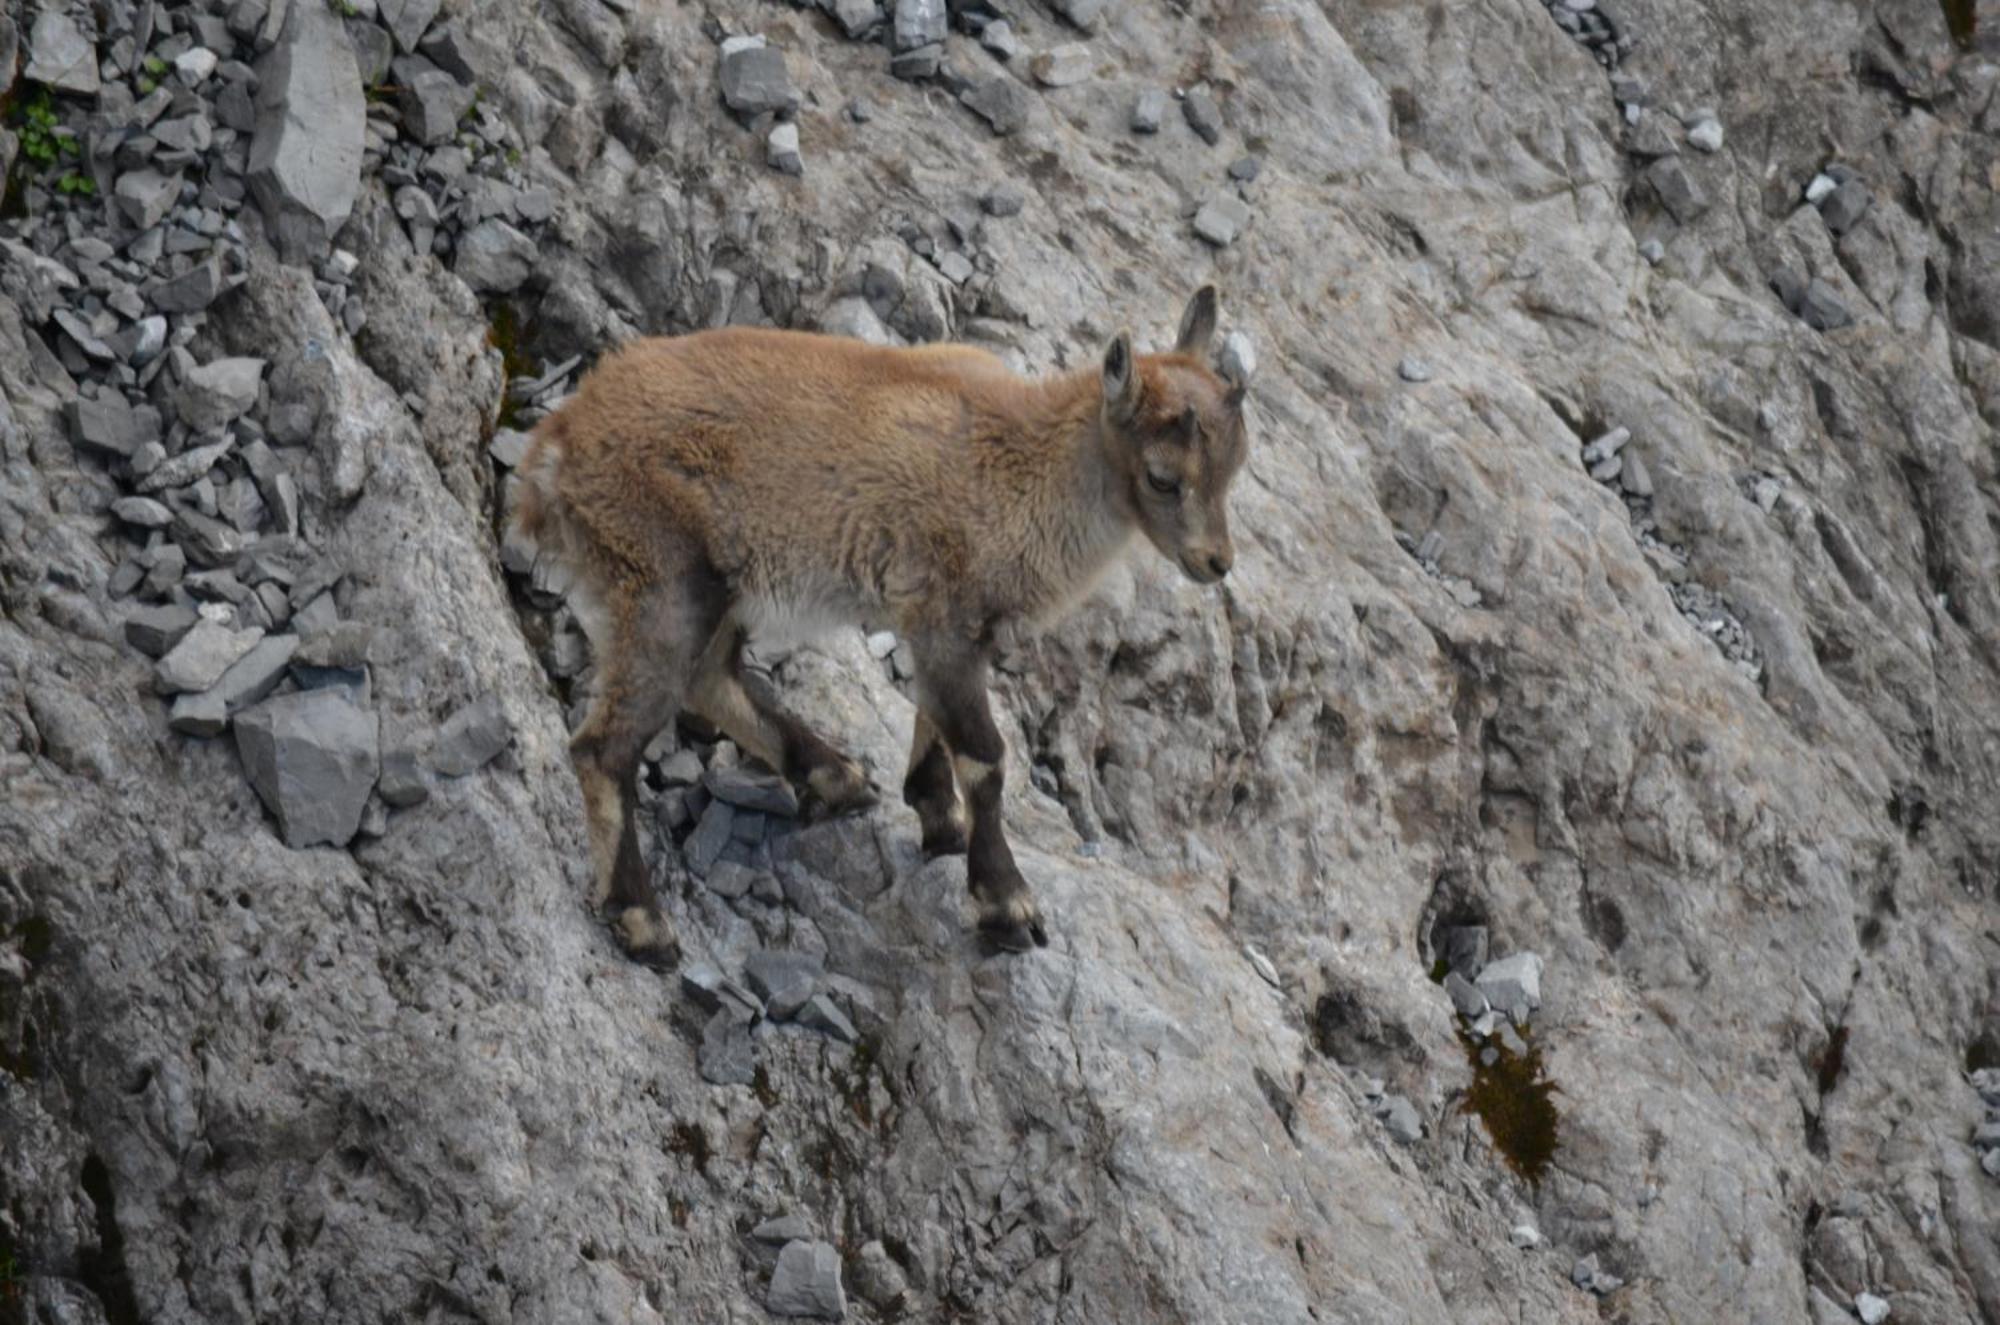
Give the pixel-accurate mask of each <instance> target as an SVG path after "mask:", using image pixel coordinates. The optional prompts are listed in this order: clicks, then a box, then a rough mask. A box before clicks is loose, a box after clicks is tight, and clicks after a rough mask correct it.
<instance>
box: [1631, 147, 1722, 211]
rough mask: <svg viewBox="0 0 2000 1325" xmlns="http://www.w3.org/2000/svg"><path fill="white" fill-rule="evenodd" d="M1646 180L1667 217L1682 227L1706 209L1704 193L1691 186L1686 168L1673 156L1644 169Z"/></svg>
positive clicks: (1691, 176)
mask: <svg viewBox="0 0 2000 1325" xmlns="http://www.w3.org/2000/svg"><path fill="white" fill-rule="evenodd" d="M1646 181H1647V183H1649V184H1651V185H1652V186H1653V193H1654V195H1655V196H1656V197H1658V198H1659V200H1660V205H1661V206H1662V207H1664V208H1666V209H1667V214H1668V215H1669V216H1671V217H1673V218H1674V219H1675V220H1676V221H1679V222H1680V223H1681V224H1682V225H1687V224H1688V223H1690V222H1692V221H1694V220H1696V219H1697V218H1698V217H1700V216H1701V214H1702V213H1703V212H1706V211H1707V210H1708V206H1709V203H1708V194H1707V193H1705V192H1704V191H1703V190H1702V187H1701V186H1700V185H1699V184H1697V183H1695V180H1694V176H1693V175H1690V174H1689V173H1688V168H1687V166H1686V165H1685V164H1684V163H1683V162H1682V161H1681V159H1680V158H1679V157H1677V156H1663V157H1661V158H1660V159H1659V160H1657V161H1655V162H1654V163H1653V164H1652V165H1650V166H1648V167H1646Z"/></svg>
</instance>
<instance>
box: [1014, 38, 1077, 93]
mask: <svg viewBox="0 0 2000 1325" xmlns="http://www.w3.org/2000/svg"><path fill="white" fill-rule="evenodd" d="M1092 65H1093V61H1092V58H1091V54H1090V47H1088V46H1086V45H1084V44H1083V43H1082V42H1080V41H1073V42H1069V43H1067V44H1065V45H1062V46H1057V47H1054V48H1053V49H1050V50H1046V51H1043V52H1042V53H1041V54H1040V55H1037V56H1036V57H1035V58H1034V59H1033V60H1032V61H1030V62H1029V65H1028V72H1030V73H1032V74H1033V75H1034V76H1035V81H1036V82H1037V83H1040V84H1041V85H1042V86H1043V87H1072V86H1074V85H1075V84H1077V83H1081V82H1082V81H1083V80H1084V79H1086V78H1088V77H1090V72H1091V68H1092Z"/></svg>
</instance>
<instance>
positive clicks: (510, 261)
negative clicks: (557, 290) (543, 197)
mask: <svg viewBox="0 0 2000 1325" xmlns="http://www.w3.org/2000/svg"><path fill="white" fill-rule="evenodd" d="M538 256H539V250H537V249H536V247H535V241H534V240H532V239H530V238H528V237H527V236H526V235H524V234H522V233H521V232H520V231H519V230H516V229H515V228H514V227H513V226H511V225H509V224H507V223H506V222H505V221H502V220H500V219H499V218H498V217H488V218H487V219H486V220H484V221H481V222H480V223H479V224H478V225H476V226H474V227H472V229H470V230H468V231H466V232H465V234H463V235H462V236H460V237H459V241H458V253H457V255H456V256H455V257H454V259H453V261H452V270H453V271H454V272H456V273H457V274H458V277H459V279H460V280H462V281H464V282H465V283H466V284H467V285H469V286H471V287H472V288H473V289H474V290H476V291H478V292H480V293H482V294H511V293H512V292H513V291H515V290H518V289H520V288H521V286H522V284H523V283H524V282H526V281H527V279H528V277H529V275H530V274H531V273H533V271H534V270H535V261H536V259H537V257H538Z"/></svg>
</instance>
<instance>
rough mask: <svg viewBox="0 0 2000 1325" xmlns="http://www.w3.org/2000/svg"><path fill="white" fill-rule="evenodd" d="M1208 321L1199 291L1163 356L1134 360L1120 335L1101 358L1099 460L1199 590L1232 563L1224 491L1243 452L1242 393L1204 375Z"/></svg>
mask: <svg viewBox="0 0 2000 1325" xmlns="http://www.w3.org/2000/svg"><path fill="white" fill-rule="evenodd" d="M1215 318H1216V294H1215V287H1214V286H1212V285H1204V286H1202V287H1201V289H1199V290H1197V291H1195V294H1194V298H1192V299H1190V300H1188V306H1187V311H1186V312H1185V313H1183V314H1182V315H1181V330H1180V337H1179V339H1178V340H1176V341H1175V343H1174V348H1173V350H1172V351H1171V352H1170V353H1167V354H1152V355H1146V356H1144V357H1143V358H1135V357H1134V356H1133V353H1132V337H1131V336H1130V334H1128V333H1126V332H1123V331H1121V332H1119V333H1118V334H1117V335H1116V336H1114V337H1112V339H1111V343H1110V344H1109V345H1108V346H1106V347H1105V350H1104V371H1103V378H1104V427H1105V439H1106V451H1107V453H1108V455H1109V458H1110V460H1111V462H1112V465H1113V468H1114V469H1115V471H1116V472H1117V474H1118V477H1119V481H1120V483H1121V484H1122V486H1123V489H1124V492H1123V495H1124V497H1125V499H1126V500H1127V501H1128V502H1129V503H1130V506H1131V508H1132V510H1133V512H1134V513H1135V515H1136V517H1137V519H1138V523H1139V527H1140V528H1141V529H1143V530H1145V531H1146V537H1147V538H1148V539H1149V540H1150V541H1151V542H1152V544H1153V546H1154V547H1156V548H1158V549H1159V550H1160V553H1161V555H1162V556H1165V557H1168V558H1170V559H1171V560H1172V561H1173V562H1174V563H1175V564H1176V565H1178V566H1179V567H1180V568H1181V570H1182V571H1183V572H1185V573H1186V575H1187V577H1188V578H1189V579H1191V580H1194V581H1195V582H1196V583H1198V584H1214V583H1215V582H1216V581H1217V580H1220V579H1221V578H1222V577H1223V576H1225V575H1227V574H1228V573H1229V568H1230V566H1231V565H1232V564H1233V563H1234V562H1235V560H1236V549H1235V546H1234V545H1233V544H1232V543H1231V542H1230V540H1229V509H1228V497H1229V484H1230V481H1231V480H1232V479H1234V478H1235V477H1236V471H1237V470H1239V469H1241V468H1242V467H1243V460H1244V457H1245V455H1246V454H1247V453H1248V451H1249V446H1250V439H1249V434H1248V433H1247V432H1246V431H1245V430H1244V426H1243V398H1244V396H1245V394H1246V393H1247V391H1248V388H1249V384H1248V383H1247V382H1243V381H1240V380H1227V379H1224V378H1223V377H1222V376H1221V375H1220V374H1218V373H1217V372H1216V370H1215V369H1214V368H1213V367H1211V366H1210V362H1209V342H1210V341H1211V340H1213V339H1214V337H1215Z"/></svg>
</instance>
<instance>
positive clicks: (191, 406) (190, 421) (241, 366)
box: [174, 357, 264, 432]
mask: <svg viewBox="0 0 2000 1325" xmlns="http://www.w3.org/2000/svg"><path fill="white" fill-rule="evenodd" d="M263 380H264V360H262V359H251V358H241V357H239V358H233V359H217V360H215V361H214V362H213V363H205V364H202V365H201V366H200V367H198V368H195V369H193V370H192V371H190V372H189V373H188V374H187V376H186V378H185V379H184V380H183V381H182V382H181V389H180V392H179V394H178V395H176V396H175V398H174V411H175V413H176V414H177V415H178V416H179V418H180V421H181V422H182V423H185V424H186V425H187V426H188V427H190V428H193V429H194V430H196V431H197V432H206V431H208V430H209V429H211V428H220V427H222V426H223V425H224V424H226V423H229V422H231V421H233V420H235V419H237V418H240V417H241V416H242V415H243V414H245V413H247V412H248V411H249V409H250V407H251V406H253V405H255V404H256V403H257V388H258V386H259V385H260V384H261V383H262V382H263Z"/></svg>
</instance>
